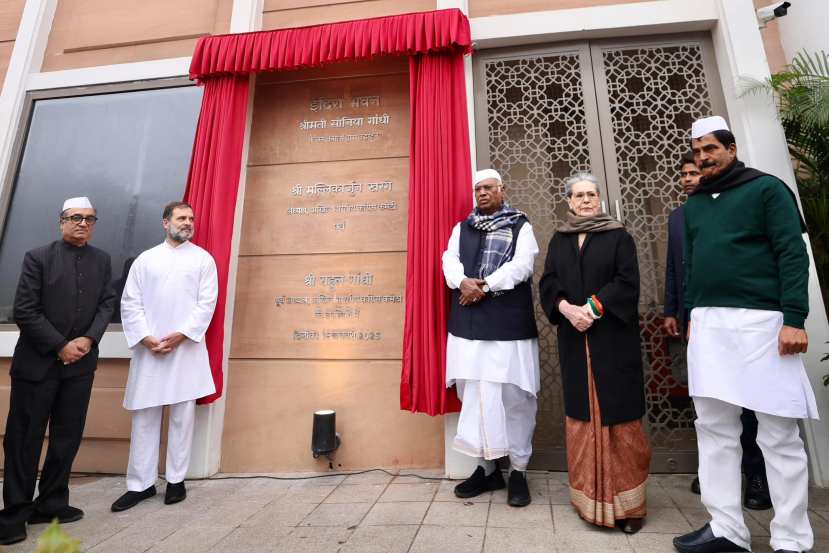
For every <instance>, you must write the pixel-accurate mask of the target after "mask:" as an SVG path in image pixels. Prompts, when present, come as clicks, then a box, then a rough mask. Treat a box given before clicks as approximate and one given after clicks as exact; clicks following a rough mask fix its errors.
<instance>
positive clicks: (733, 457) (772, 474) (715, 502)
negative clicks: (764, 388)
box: [691, 323, 814, 551]
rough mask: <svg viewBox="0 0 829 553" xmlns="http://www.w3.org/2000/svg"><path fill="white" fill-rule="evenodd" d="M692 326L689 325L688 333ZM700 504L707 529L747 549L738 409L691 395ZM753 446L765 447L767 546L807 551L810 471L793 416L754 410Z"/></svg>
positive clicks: (810, 539) (811, 541)
mask: <svg viewBox="0 0 829 553" xmlns="http://www.w3.org/2000/svg"><path fill="white" fill-rule="evenodd" d="M694 331H695V329H694V328H693V323H692V328H691V332H692V335H693V332H694ZM694 407H695V408H696V412H697V419H696V423H695V425H696V429H697V444H698V447H699V484H700V490H701V491H702V502H703V504H704V505H705V507H706V508H707V509H708V513H709V514H710V515H711V530H712V531H713V532H714V535H715V536H718V537H724V538H727V539H729V540H731V541H732V542H734V543H736V544H737V545H739V546H741V547H743V548H745V549H749V550H750V549H751V547H750V542H751V536H750V534H749V530H748V527H747V526H746V524H745V521H744V520H743V510H742V504H741V483H742V482H741V478H740V463H741V460H742V455H743V450H742V448H741V447H740V434H741V433H742V431H743V425H742V422H741V421H740V413H742V407H740V406H738V405H734V404H731V403H726V402H724V401H720V400H718V399H712V398H707V397H695V398H694ZM757 422H758V427H757V445H759V446H760V449H761V450H762V451H763V459H764V460H765V464H766V476H767V477H768V482H769V492H770V493H771V502H772V504H773V506H774V518H773V519H772V521H771V525H770V528H771V548H772V549H773V550H778V549H783V550H789V551H808V550H810V549H811V548H812V546H813V544H814V537H813V534H812V527H811V525H810V524H809V518H808V516H807V507H808V493H809V472H808V470H807V465H806V462H807V459H806V452H805V450H804V448H803V442H802V441H801V439H800V432H799V429H798V425H797V420H796V419H793V418H788V417H778V416H775V415H769V414H766V413H763V412H759V411H758V412H757Z"/></svg>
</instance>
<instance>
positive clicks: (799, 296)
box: [674, 117, 817, 553]
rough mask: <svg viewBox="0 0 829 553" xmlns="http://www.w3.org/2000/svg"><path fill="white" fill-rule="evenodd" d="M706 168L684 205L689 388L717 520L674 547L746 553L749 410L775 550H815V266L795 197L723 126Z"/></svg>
mask: <svg viewBox="0 0 829 553" xmlns="http://www.w3.org/2000/svg"><path fill="white" fill-rule="evenodd" d="M691 138H692V140H691V146H692V149H693V151H694V158H695V161H696V164H697V166H698V167H699V168H700V170H701V171H702V180H701V181H700V187H699V188H697V190H696V191H695V192H694V193H693V194H692V195H691V197H690V198H689V199H688V202H687V203H686V204H685V239H686V240H685V252H686V253H685V264H686V267H685V278H686V292H685V306H686V309H688V311H690V313H691V322H690V327H689V342H688V385H689V393H690V395H691V396H692V397H693V398H694V407H695V408H696V412H697V419H696V428H697V442H698V446H699V480H700V487H701V488H702V502H703V504H704V505H705V507H706V509H707V510H708V513H709V515H710V516H711V521H710V523H708V524H706V525H705V526H703V527H702V528H700V529H699V530H696V531H694V532H691V533H689V534H686V535H684V536H679V537H677V538H675V539H674V546H675V547H676V549H677V551H680V552H681V553H718V552H726V551H748V550H750V549H751V536H750V535H749V530H748V527H747V526H746V524H745V521H744V520H743V512H742V509H741V508H740V481H741V479H740V457H741V448H740V433H741V431H742V425H741V423H740V413H741V412H742V410H743V408H747V409H753V410H754V411H755V412H756V413H757V420H758V423H759V425H758V431H757V444H758V445H759V446H760V449H762V451H763V458H764V459H765V464H766V474H767V476H768V483H769V491H770V493H771V502H772V505H773V507H774V519H772V521H771V525H770V529H771V546H772V549H774V550H775V552H776V553H794V552H803V551H808V550H809V549H811V548H812V546H813V544H814V539H813V533H812V528H811V526H810V524H809V518H808V516H807V513H806V510H807V506H808V497H807V496H808V488H809V475H808V470H807V461H806V452H805V451H804V448H803V442H802V441H801V439H800V432H799V429H798V424H797V419H801V418H806V417H811V418H817V406H816V404H815V397H814V392H813V391H812V387H811V385H810V384H809V380H808V378H807V376H806V371H805V369H804V367H803V362H802V360H801V359H800V355H799V354H800V353H803V352H805V351H806V347H807V345H808V338H807V336H806V331H805V330H804V329H803V324H804V321H805V319H806V315H807V314H808V311H809V298H808V292H807V285H808V279H809V257H808V254H807V252H806V245H805V243H804V242H803V238H802V234H801V233H802V232H805V225H804V224H803V221H802V219H801V217H800V214H799V212H798V209H797V202H796V201H795V197H794V194H793V192H792V191H791V190H790V189H789V188H788V186H786V184H785V183H783V182H782V181H781V180H780V179H778V178H776V177H773V176H771V175H767V174H765V173H762V172H760V171H757V170H756V169H751V168H748V167H746V166H745V165H744V164H743V163H742V162H740V161H739V160H738V159H737V145H736V143H735V140H734V135H733V134H731V131H730V130H729V129H728V126H727V124H726V122H725V120H724V119H723V118H722V117H709V118H705V119H701V120H699V121H697V122H696V123H694V125H693V128H692V132H691Z"/></svg>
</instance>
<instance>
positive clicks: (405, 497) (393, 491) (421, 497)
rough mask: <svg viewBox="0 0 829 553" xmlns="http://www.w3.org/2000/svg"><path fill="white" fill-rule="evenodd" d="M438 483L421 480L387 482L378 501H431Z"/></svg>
mask: <svg viewBox="0 0 829 553" xmlns="http://www.w3.org/2000/svg"><path fill="white" fill-rule="evenodd" d="M439 486H440V484H438V483H437V482H423V483H416V484H397V483H393V484H389V486H388V488H386V491H384V492H383V495H382V496H380V499H379V500H378V501H382V502H384V503H385V502H388V501H432V499H433V498H434V497H435V492H437V490H438V487H439Z"/></svg>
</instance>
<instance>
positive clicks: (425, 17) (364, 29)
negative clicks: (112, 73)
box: [190, 9, 472, 80]
mask: <svg viewBox="0 0 829 553" xmlns="http://www.w3.org/2000/svg"><path fill="white" fill-rule="evenodd" d="M471 43H472V39H471V34H470V31H469V21H468V20H467V18H466V16H465V15H463V13H462V12H461V11H460V10H457V9H449V10H437V11H431V12H418V13H408V14H403V15H393V16H388V17H375V18H372V19H360V20H357V21H344V22H341V23H331V24H327V25H316V26H313V27H300V28H296V29H278V30H275V31H258V32H255V33H242V34H233V35H215V36H208V37H203V38H201V39H199V41H198V43H197V44H196V50H195V52H193V59H192V61H191V63H190V78H191V79H199V80H200V79H207V78H210V77H216V76H226V75H247V74H249V73H257V72H260V71H279V70H284V69H299V68H302V67H315V66H318V65H322V64H325V63H334V62H340V61H347V60H361V59H368V58H372V57H374V56H382V55H416V54H434V53H444V52H453V53H466V52H468V51H469V48H470V45H471Z"/></svg>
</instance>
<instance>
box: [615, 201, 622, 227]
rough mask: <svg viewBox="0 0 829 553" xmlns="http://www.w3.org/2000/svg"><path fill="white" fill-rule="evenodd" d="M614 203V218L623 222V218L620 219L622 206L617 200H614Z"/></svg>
mask: <svg viewBox="0 0 829 553" xmlns="http://www.w3.org/2000/svg"><path fill="white" fill-rule="evenodd" d="M614 203H615V204H616V220H617V221H619V222H620V223H624V219H622V208H621V205H620V204H619V200H615V201H614Z"/></svg>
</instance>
